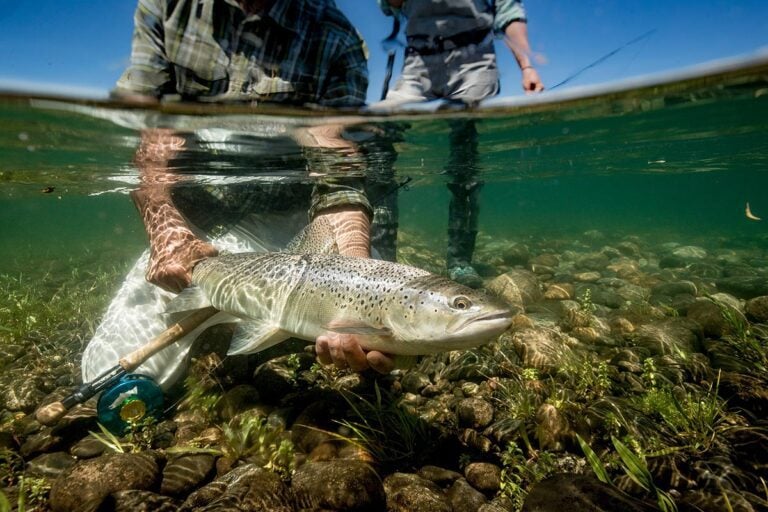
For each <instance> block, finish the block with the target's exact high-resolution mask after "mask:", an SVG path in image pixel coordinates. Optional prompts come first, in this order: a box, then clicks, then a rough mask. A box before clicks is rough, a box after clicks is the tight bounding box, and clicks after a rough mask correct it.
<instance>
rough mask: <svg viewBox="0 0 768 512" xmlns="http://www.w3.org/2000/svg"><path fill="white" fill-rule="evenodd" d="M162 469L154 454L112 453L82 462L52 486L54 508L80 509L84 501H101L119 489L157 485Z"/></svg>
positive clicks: (63, 511) (65, 511)
mask: <svg viewBox="0 0 768 512" xmlns="http://www.w3.org/2000/svg"><path fill="white" fill-rule="evenodd" d="M159 475H160V470H159V468H158V465H157V461H156V459H155V456H154V454H152V453H151V452H144V453H139V454H133V453H109V454H105V455H102V456H100V457H97V458H95V459H88V460H86V461H82V462H79V463H78V464H76V465H75V466H73V467H72V468H70V469H69V470H67V471H65V472H64V473H63V474H62V475H61V476H60V477H59V478H57V479H56V481H55V482H54V483H53V485H52V486H51V493H50V505H51V509H53V511H54V512H69V511H72V510H77V509H78V508H80V507H81V506H82V505H83V504H84V503H100V502H101V501H102V500H103V499H104V498H105V497H106V496H108V495H109V494H112V493H113V492H116V491H125V490H129V489H137V490H148V489H151V488H152V487H153V486H154V485H156V483H157V480H158V477H159Z"/></svg>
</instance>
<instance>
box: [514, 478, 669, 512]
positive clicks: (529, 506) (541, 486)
mask: <svg viewBox="0 0 768 512" xmlns="http://www.w3.org/2000/svg"><path fill="white" fill-rule="evenodd" d="M566 510H567V511H568V512H601V511H604V512H613V511H619V510H620V511H622V512H652V511H655V510H658V509H656V507H652V506H650V505H647V504H645V503H643V502H641V501H639V500H636V499H633V498H631V497H630V496H628V495H626V494H624V493H623V492H621V491H619V490H618V489H616V488H615V487H613V486H612V485H609V484H605V483H603V482H601V481H600V480H598V479H597V478H594V477H592V476H587V475H572V474H568V473H558V474H556V475H553V476H551V477H549V478H545V479H544V480H542V481H541V482H539V483H537V484H535V485H534V486H533V488H532V489H531V491H530V492H529V493H528V496H526V498H525V502H524V503H523V511H524V512H563V511H566Z"/></svg>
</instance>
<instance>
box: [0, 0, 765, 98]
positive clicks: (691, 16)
mask: <svg viewBox="0 0 768 512" xmlns="http://www.w3.org/2000/svg"><path fill="white" fill-rule="evenodd" d="M337 4H338V5H339V7H340V8H341V9H342V10H343V11H344V12H345V13H346V14H347V16H348V17H349V18H350V20H351V21H352V22H353V23H354V24H355V25H356V26H357V27H358V29H359V30H360V32H361V33H362V35H363V37H364V38H365V40H366V42H367V43H368V45H369V47H370V51H371V56H370V61H369V68H370V76H371V85H370V88H369V92H368V99H369V101H375V100H376V99H378V96H379V94H380V91H381V82H382V78H383V75H384V67H385V62H386V56H385V54H384V52H383V50H382V48H381V44H380V42H381V40H382V39H383V38H384V37H386V35H387V34H388V33H389V31H390V30H391V19H390V18H386V17H384V16H383V15H382V14H381V13H380V11H379V10H378V8H377V6H376V3H375V0H337ZM525 5H526V9H527V11H528V17H529V36H530V40H531V45H532V47H533V50H534V52H535V53H537V54H539V55H541V56H542V59H543V60H544V61H546V62H545V63H542V64H540V65H539V70H540V74H541V76H542V78H543V80H544V83H545V85H548V86H552V85H554V84H556V83H558V82H560V81H562V80H563V79H565V78H567V77H568V76H570V75H571V74H573V73H574V72H576V71H578V70H579V69H580V68H582V67H584V66H586V65H588V64H589V63H591V62H593V61H595V60H597V59H598V58H600V57H601V56H603V55H605V54H607V53H608V52H610V51H612V50H614V49H616V48H617V47H619V46H621V45H623V44H624V43H626V42H627V41H630V40H631V39H633V38H635V37H637V36H638V35H640V34H643V33H645V32H647V31H649V30H652V29H655V32H654V33H653V34H652V35H651V36H650V37H649V38H647V39H645V40H643V41H641V42H639V43H637V44H634V45H631V46H629V47H627V48H625V49H623V50H622V51H621V52H619V53H618V54H616V55H615V56H613V57H611V58H610V59H608V60H607V61H605V62H604V63H602V64H600V65H598V66H596V67H595V68H593V69H590V70H588V71H586V72H584V73H583V74H582V75H581V76H579V77H578V78H577V79H575V80H573V81H572V82H569V83H568V84H566V85H564V86H562V88H565V87H572V86H574V85H584V84H594V83H602V82H610V81H615V80H619V79H622V78H626V77H631V76H637V75H642V74H647V73H655V72H661V71H669V70H673V69H677V68H681V67H685V66H689V65H694V64H698V63H702V62H707V61H711V60H716V59H720V58H725V57H731V56H737V55H745V54H750V53H753V52H755V51H757V50H759V49H765V48H766V47H768V2H766V1H765V0H744V1H724V0H710V1H690V0H679V1H675V0H666V1H662V0H645V1H633V0H593V1H587V2H574V1H572V0H529V1H527V2H526V3H525ZM134 7H135V3H134V2H133V1H131V0H101V1H99V2H94V1H93V0H68V1H66V2H63V1H61V0H57V1H53V0H37V1H34V2H32V1H20V0H0V48H2V49H3V51H2V52H0V88H2V89H8V88H14V89H20V88H23V89H27V90H32V89H37V90H39V88H40V87H44V88H45V90H47V91H50V92H58V93H61V94H83V93H85V94H102V95H103V94H105V93H106V91H108V90H109V89H110V88H111V87H112V86H113V84H114V82H115V80H116V79H117V77H118V76H119V75H120V72H121V71H122V69H123V68H124V67H125V64H126V62H127V60H128V56H129V52H130V39H131V30H132V18H133V10H134ZM498 50H499V55H500V57H499V64H500V69H501V71H502V75H501V76H502V79H501V80H502V91H501V94H502V95H504V96H510V95H517V94H521V90H520V85H519V80H520V74H519V71H518V70H517V67H516V65H515V63H514V60H513V59H512V57H511V55H510V53H509V51H508V50H507V49H506V48H505V47H503V46H502V44H501V43H499V44H498ZM400 57H401V56H400ZM399 66H400V59H398V64H397V65H396V71H397V70H398V69H399Z"/></svg>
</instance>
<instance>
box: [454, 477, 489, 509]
mask: <svg viewBox="0 0 768 512" xmlns="http://www.w3.org/2000/svg"><path fill="white" fill-rule="evenodd" d="M447 494H448V501H449V502H450V503H451V508H452V510H453V512H476V511H477V510H478V509H479V508H480V507H482V506H483V505H485V504H486V502H487V501H488V500H487V499H486V498H485V496H484V495H483V493H481V492H480V491H478V490H476V489H474V488H473V487H472V486H471V485H469V483H468V482H467V481H466V480H464V479H463V478H460V479H458V480H456V481H455V482H453V485H451V487H450V488H449V489H448V493H447Z"/></svg>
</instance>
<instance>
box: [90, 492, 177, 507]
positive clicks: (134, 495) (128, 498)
mask: <svg viewBox="0 0 768 512" xmlns="http://www.w3.org/2000/svg"><path fill="white" fill-rule="evenodd" d="M178 509H179V505H178V503H176V501H175V500H174V499H173V498H170V497H168V496H162V495H160V494H155V493H154V492H149V491H137V490H130V491H118V492H113V493H112V494H110V495H109V496H107V497H106V499H105V500H104V501H103V502H102V503H101V506H100V507H99V511H102V510H109V511H111V512H176V511H177V510H178Z"/></svg>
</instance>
